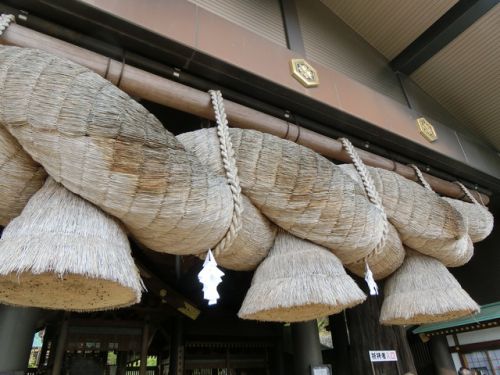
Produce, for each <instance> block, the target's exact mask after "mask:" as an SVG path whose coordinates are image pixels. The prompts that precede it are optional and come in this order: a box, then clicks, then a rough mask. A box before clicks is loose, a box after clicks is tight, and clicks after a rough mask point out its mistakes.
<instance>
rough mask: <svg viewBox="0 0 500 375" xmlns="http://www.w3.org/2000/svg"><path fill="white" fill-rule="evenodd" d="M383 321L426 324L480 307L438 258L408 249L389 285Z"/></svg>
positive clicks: (385, 322)
mask: <svg viewBox="0 0 500 375" xmlns="http://www.w3.org/2000/svg"><path fill="white" fill-rule="evenodd" d="M384 294H385V298H384V303H383V304H382V310H381V312H380V322H381V323H382V324H423V323H432V322H439V321H445V320H451V319H455V318H459V317H462V316H466V315H470V314H473V313H476V312H478V311H479V306H478V304H477V303H476V302H474V301H473V300H472V298H471V297H470V296H469V295H468V294H467V292H466V291H465V290H463V289H462V287H461V286H460V284H459V283H458V281H457V280H456V279H455V278H454V277H453V275H452V274H451V273H450V272H449V271H448V270H447V269H446V267H445V266H444V265H443V264H442V263H441V262H439V261H438V260H436V259H434V258H432V257H428V256H425V255H422V254H419V253H417V252H415V251H411V250H409V249H408V251H407V254H406V258H405V261H404V263H403V265H402V266H401V268H399V269H398V270H397V271H396V272H395V273H394V275H392V276H391V277H390V278H389V279H388V280H387V281H386V284H385V290H384Z"/></svg>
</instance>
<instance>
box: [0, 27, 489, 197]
mask: <svg viewBox="0 0 500 375" xmlns="http://www.w3.org/2000/svg"><path fill="white" fill-rule="evenodd" d="M0 42H1V43H2V44H10V45H17V46H21V47H29V48H39V49H43V50H45V51H48V52H50V53H53V54H55V55H58V56H61V57H64V58H68V59H69V60H72V61H74V62H76V63H78V64H80V65H83V66H86V67H87V68H89V69H91V70H93V71H95V72H96V73H97V74H100V75H101V76H104V77H105V78H106V79H108V80H110V81H111V82H112V83H114V84H118V83H119V88H120V89H122V90H123V91H125V92H127V93H128V94H129V95H131V96H133V97H138V98H143V99H146V100H149V101H152V102H154V103H158V104H161V105H165V106H167V107H171V108H175V109H178V110H181V111H184V112H188V113H191V114H193V115H196V116H199V117H202V118H207V119H210V120H213V119H214V114H213V110H212V107H211V104H210V98H209V95H208V94H207V93H205V92H203V91H200V90H197V89H194V88H192V87H188V86H185V85H183V84H180V83H177V82H174V81H171V80H169V79H166V78H163V77H160V76H158V75H155V74H152V73H149V72H146V71H144V70H142V69H138V68H135V67H133V66H130V65H127V64H123V63H122V62H118V61H116V60H112V59H110V58H107V57H105V56H102V55H100V54H97V53H94V52H91V51H89V50H86V49H84V48H81V47H78V46H76V45H73V44H70V43H66V42H64V41H61V40H58V39H56V38H53V37H50V36H48V35H45V34H42V33H38V32H36V31H33V30H30V29H28V28H25V27H23V26H19V25H16V24H12V25H10V26H9V28H8V29H7V30H6V31H5V32H4V34H3V36H2V37H1V39H0ZM225 104H226V112H227V115H228V119H229V122H230V125H231V126H233V127H239V128H243V129H255V130H259V131H262V132H265V133H269V134H273V135H275V136H278V137H281V138H285V139H288V140H292V141H294V142H296V143H298V144H301V145H303V146H306V147H308V148H310V149H312V150H315V151H316V152H318V153H320V154H322V155H324V156H325V157H328V158H331V159H335V160H338V161H341V162H346V163H349V162H350V161H351V160H350V157H349V155H348V154H347V153H346V152H345V151H344V150H343V147H342V144H341V143H340V142H339V141H337V140H335V139H332V138H328V137H326V136H323V135H321V134H318V133H315V132H313V131H311V130H308V129H304V128H302V127H300V126H297V125H295V124H291V123H289V122H287V121H284V120H281V119H279V118H276V117H273V116H270V115H268V114H265V113H262V112H259V111H256V110H254V109H251V108H248V107H245V106H242V105H240V104H238V103H235V102H231V101H229V100H226V102H225ZM358 152H359V153H360V156H361V158H362V159H363V161H364V162H365V163H366V164H367V165H369V166H372V167H377V168H383V169H387V170H391V171H394V172H396V173H398V174H400V175H402V176H404V177H406V178H409V179H412V180H415V181H416V180H417V177H416V175H415V171H414V170H413V168H411V167H409V166H407V165H404V164H401V163H398V162H395V161H393V160H390V159H388V158H384V157H381V156H379V155H375V154H373V153H371V152H367V151H365V150H358ZM425 178H426V179H427V180H428V182H429V183H430V185H431V186H432V188H433V189H434V190H435V191H436V192H437V193H440V194H443V195H446V196H449V197H452V198H457V199H461V198H463V197H464V193H463V192H462V190H461V189H460V187H459V186H457V185H456V184H454V183H453V182H450V181H446V180H443V179H440V178H437V177H434V176H431V175H427V174H425ZM472 194H473V195H475V197H476V198H477V199H478V200H479V201H482V202H483V203H484V204H487V203H488V202H489V197H488V196H487V195H485V194H481V193H478V192H476V191H472Z"/></svg>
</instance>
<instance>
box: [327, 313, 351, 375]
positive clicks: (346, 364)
mask: <svg viewBox="0 0 500 375" xmlns="http://www.w3.org/2000/svg"><path fill="white" fill-rule="evenodd" d="M345 314H346V313H345V311H342V312H340V313H338V314H335V315H331V316H330V317H329V321H330V331H331V334H332V343H333V369H332V370H333V371H332V372H333V373H334V374H335V375H351V374H352V371H351V365H350V361H349V356H350V352H349V346H350V343H349V334H348V330H347V321H346V315H345Z"/></svg>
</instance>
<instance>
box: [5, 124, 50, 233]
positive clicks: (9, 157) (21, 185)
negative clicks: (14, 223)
mask: <svg viewBox="0 0 500 375" xmlns="http://www.w3.org/2000/svg"><path fill="white" fill-rule="evenodd" d="M46 177H47V174H46V173H45V171H44V169H43V168H42V166H41V165H39V164H37V163H35V162H34V161H33V159H31V157H30V156H29V155H28V154H27V153H26V152H25V151H24V150H23V149H22V147H21V145H20V144H19V143H18V142H17V141H16V139H15V138H14V137H12V136H11V135H10V134H9V133H8V132H7V130H5V129H4V128H3V126H2V125H1V124H0V225H1V226H5V225H7V224H8V223H9V222H10V221H11V220H12V219H13V218H15V217H17V216H18V215H19V214H20V213H21V211H22V210H23V208H24V206H26V203H28V200H29V199H30V198H31V196H32V195H33V194H35V192H36V191H37V190H38V189H40V188H41V187H42V185H43V182H44V181H45V178H46Z"/></svg>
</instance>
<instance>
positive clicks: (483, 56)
mask: <svg viewBox="0 0 500 375" xmlns="http://www.w3.org/2000/svg"><path fill="white" fill-rule="evenodd" d="M411 78H412V79H413V80H414V81H415V82H416V83H417V84H418V85H419V86H420V87H422V88H423V89H424V90H425V91H426V92H427V93H429V94H430V95H431V96H433V97H434V98H435V99H436V100H437V101H438V102H440V103H441V104H442V105H443V106H444V107H445V108H447V109H448V110H449V111H450V112H451V113H452V114H453V115H454V116H455V117H456V118H457V119H459V120H460V121H461V122H463V123H464V124H466V125H467V126H468V127H469V128H471V129H472V130H473V131H474V132H476V133H477V134H479V135H481V136H482V137H483V138H484V139H486V140H488V141H489V142H490V143H492V144H493V146H494V147H495V148H496V149H497V150H500V4H498V5H496V6H495V7H494V8H493V9H492V10H490V11H489V12H488V13H486V14H485V15H484V16H483V17H481V18H480V19H479V20H478V21H476V22H475V23H474V24H473V25H472V26H471V27H469V28H468V29H467V30H465V31H464V32H463V33H462V34H460V35H459V36H458V37H457V38H456V39H455V40H453V41H452V42H451V43H449V44H448V45H447V46H446V47H444V48H443V49H442V50H441V51H439V52H438V53H437V54H436V55H434V56H433V57H432V58H431V59H429V60H428V61H427V62H426V63H425V64H424V65H422V66H421V67H420V68H419V69H417V70H416V71H415V72H414V73H413V74H412V75H411ZM499 161H500V158H499Z"/></svg>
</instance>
